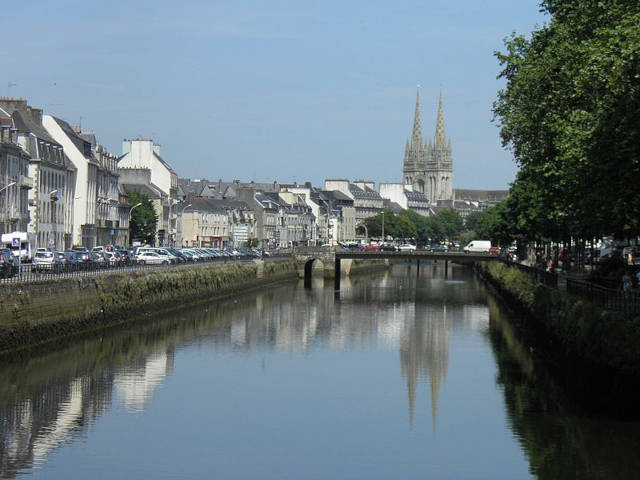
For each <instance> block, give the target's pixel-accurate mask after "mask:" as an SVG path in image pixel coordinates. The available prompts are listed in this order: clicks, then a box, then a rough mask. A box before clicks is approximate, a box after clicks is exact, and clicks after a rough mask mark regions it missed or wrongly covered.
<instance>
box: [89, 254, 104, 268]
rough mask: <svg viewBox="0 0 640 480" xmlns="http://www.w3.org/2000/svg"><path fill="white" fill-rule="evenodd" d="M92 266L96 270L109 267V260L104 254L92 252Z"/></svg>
mask: <svg viewBox="0 0 640 480" xmlns="http://www.w3.org/2000/svg"><path fill="white" fill-rule="evenodd" d="M91 266H92V267H94V268H104V267H106V266H107V259H106V258H105V256H104V252H91Z"/></svg>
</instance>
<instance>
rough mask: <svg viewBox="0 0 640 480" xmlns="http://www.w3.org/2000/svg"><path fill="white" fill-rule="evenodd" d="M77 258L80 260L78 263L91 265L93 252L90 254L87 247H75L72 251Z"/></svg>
mask: <svg viewBox="0 0 640 480" xmlns="http://www.w3.org/2000/svg"><path fill="white" fill-rule="evenodd" d="M71 251H72V252H73V253H74V254H75V256H76V258H77V259H78V262H80V263H89V262H91V252H89V250H87V249H86V248H85V247H75V248H73V249H72V250H71Z"/></svg>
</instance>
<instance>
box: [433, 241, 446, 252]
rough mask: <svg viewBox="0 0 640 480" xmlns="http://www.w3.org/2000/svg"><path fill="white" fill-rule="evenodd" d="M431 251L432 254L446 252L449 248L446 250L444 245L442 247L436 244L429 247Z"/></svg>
mask: <svg viewBox="0 0 640 480" xmlns="http://www.w3.org/2000/svg"><path fill="white" fill-rule="evenodd" d="M431 251H432V252H448V251H449V248H447V246H446V245H442V244H440V243H436V244H433V245H431Z"/></svg>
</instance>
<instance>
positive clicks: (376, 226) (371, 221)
mask: <svg viewBox="0 0 640 480" xmlns="http://www.w3.org/2000/svg"><path fill="white" fill-rule="evenodd" d="M383 216H384V235H385V237H387V236H391V237H393V238H415V237H416V235H417V232H418V231H417V228H416V225H415V224H414V223H413V222H412V221H411V220H410V219H409V218H407V217H406V216H404V215H403V214H400V215H396V214H395V213H393V212H392V211H391V210H388V209H385V210H384V213H383V212H381V213H379V214H378V215H376V216H374V217H369V218H367V219H365V221H364V223H365V225H366V227H367V231H368V232H369V236H370V237H379V236H381V235H382V221H383Z"/></svg>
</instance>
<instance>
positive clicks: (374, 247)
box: [362, 245, 380, 252]
mask: <svg viewBox="0 0 640 480" xmlns="http://www.w3.org/2000/svg"><path fill="white" fill-rule="evenodd" d="M362 250H363V251H365V252H377V251H378V250H380V245H365V246H364V247H362Z"/></svg>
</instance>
